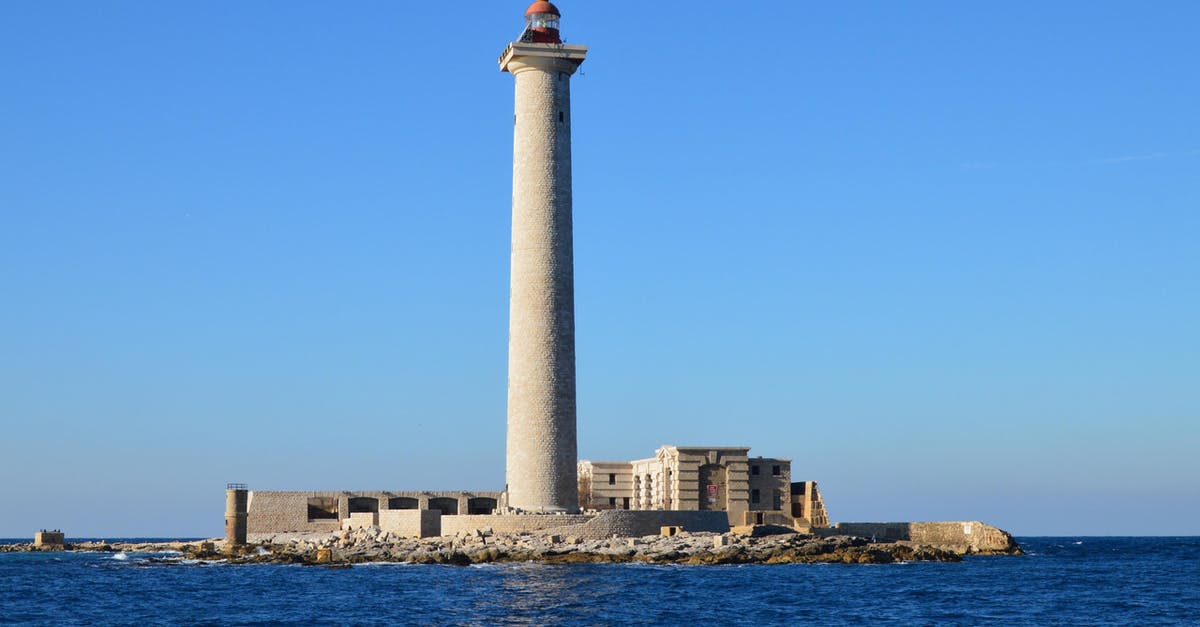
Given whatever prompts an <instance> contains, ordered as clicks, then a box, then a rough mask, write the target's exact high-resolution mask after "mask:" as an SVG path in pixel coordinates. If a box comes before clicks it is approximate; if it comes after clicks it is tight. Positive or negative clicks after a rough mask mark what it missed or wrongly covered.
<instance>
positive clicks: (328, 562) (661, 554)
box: [0, 525, 1022, 567]
mask: <svg viewBox="0 0 1200 627" xmlns="http://www.w3.org/2000/svg"><path fill="white" fill-rule="evenodd" d="M1008 540H1009V542H1008V544H1007V545H1006V546H996V547H992V548H986V549H978V548H973V547H970V546H962V545H951V546H936V545H931V544H920V543H915V542H909V541H886V542H882V541H872V539H871V538H866V537H862V536H849V535H831V536H825V537H822V536H819V535H811V534H804V533H797V532H796V531H794V530H792V529H788V528H786V527H777V526H772V525H757V526H748V527H740V528H736V529H735V530H734V531H733V532H731V533H725V534H716V533H705V532H700V533H688V532H686V531H681V530H671V531H668V530H664V534H663V535H656V536H643V537H640V538H608V539H586V538H582V537H571V536H563V535H558V534H539V533H530V532H523V533H517V534H502V533H491V532H489V531H487V530H481V531H477V532H473V533H470V534H466V533H463V534H458V535H456V536H443V537H437V538H409V537H401V536H397V535H395V534H392V533H390V532H386V531H381V530H380V529H378V528H363V529H354V530H346V531H340V532H331V533H292V534H278V535H276V536H274V537H272V538H269V539H268V540H267V541H264V542H261V543H258V544H248V545H245V546H242V547H238V548H237V550H236V551H235V552H234V553H233V554H228V553H225V552H224V547H223V542H222V541H219V540H212V541H206V542H198V543H197V542H192V543H183V542H170V543H153V544H121V543H78V544H67V545H66V546H65V547H64V548H65V549H66V550H75V551H112V552H118V551H122V552H126V553H166V554H167V556H165V557H158V558H156V559H155V561H158V562H168V563H169V562H180V561H182V560H185V559H187V560H226V561H228V562H229V563H234V564H254V563H287V564H311V565H325V566H334V567H336V566H342V565H350V564H357V563H368V562H404V563H412V564H450V565H460V566H466V565H469V564H486V563H492V562H530V561H532V562H541V563H547V564H576V563H628V562H640V563H648V564H684V565H715V564H810V563H836V564H889V563H894V562H910V561H937V562H957V561H961V560H962V559H963V556H964V555H1020V554H1022V551H1021V548H1020V547H1019V546H1018V545H1017V544H1016V542H1014V541H1012V539H1011V536H1010V537H1009V538H1008ZM14 550H26V551H28V550H38V549H37V548H35V547H34V546H33V545H32V544H25V545H10V546H7V547H0V551H14Z"/></svg>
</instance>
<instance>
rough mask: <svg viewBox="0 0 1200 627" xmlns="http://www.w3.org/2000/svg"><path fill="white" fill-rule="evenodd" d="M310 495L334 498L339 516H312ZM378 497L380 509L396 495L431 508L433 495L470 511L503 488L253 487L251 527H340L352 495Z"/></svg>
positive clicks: (273, 530) (490, 500)
mask: <svg viewBox="0 0 1200 627" xmlns="http://www.w3.org/2000/svg"><path fill="white" fill-rule="evenodd" d="M310 498H327V499H334V500H335V502H336V504H337V518H335V519H325V520H311V521H310V520H309V518H308V500H309V499H310ZM352 498H367V499H374V500H375V502H376V507H377V509H378V512H379V513H381V514H382V513H384V512H385V511H387V510H389V509H390V508H389V504H390V502H391V500H392V499H400V500H404V501H406V502H409V503H415V504H416V506H417V508H418V509H417V510H409V509H399V510H395V511H420V510H428V509H430V501H431V500H433V499H449V500H450V501H452V502H453V503H454V504H455V505H456V506H457V509H458V511H459V512H467V511H468V508H469V506H470V504H471V503H472V502H476V503H479V502H488V503H493V502H494V501H495V500H497V499H499V498H500V493H499V492H412V491H324V492H282V491H281V492H275V491H260V490H255V491H251V492H250V494H249V495H248V501H249V502H248V506H247V513H248V516H247V530H248V532H249V533H281V532H290V531H320V532H325V531H337V530H339V529H341V528H342V521H343V520H347V519H349V518H350V499H352Z"/></svg>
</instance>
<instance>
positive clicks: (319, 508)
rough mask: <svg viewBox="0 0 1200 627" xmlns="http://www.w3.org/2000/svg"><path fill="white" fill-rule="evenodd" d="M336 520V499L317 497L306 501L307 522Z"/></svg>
mask: <svg viewBox="0 0 1200 627" xmlns="http://www.w3.org/2000/svg"><path fill="white" fill-rule="evenodd" d="M337 519H338V503H337V498H336V497H331V496H317V497H313V498H310V499H308V522H313V521H314V520H337Z"/></svg>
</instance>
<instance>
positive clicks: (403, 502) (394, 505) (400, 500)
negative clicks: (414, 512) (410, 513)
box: [388, 496, 421, 509]
mask: <svg viewBox="0 0 1200 627" xmlns="http://www.w3.org/2000/svg"><path fill="white" fill-rule="evenodd" d="M388 509H421V502H420V501H418V500H417V499H414V498H412V497H410V496H393V497H392V498H390V499H388Z"/></svg>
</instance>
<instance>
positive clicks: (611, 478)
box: [608, 472, 617, 485]
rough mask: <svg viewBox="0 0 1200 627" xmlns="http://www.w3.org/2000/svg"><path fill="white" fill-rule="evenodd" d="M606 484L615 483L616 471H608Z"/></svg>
mask: <svg viewBox="0 0 1200 627" xmlns="http://www.w3.org/2000/svg"><path fill="white" fill-rule="evenodd" d="M608 485H617V473H615V472H610V473H608Z"/></svg>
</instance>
